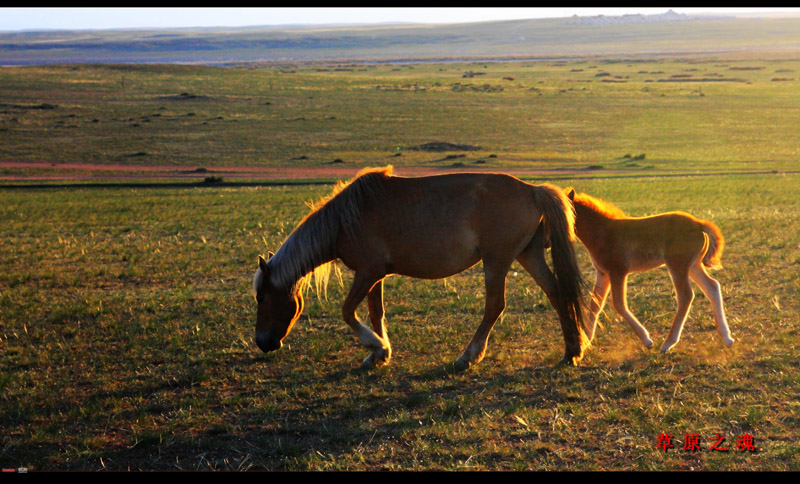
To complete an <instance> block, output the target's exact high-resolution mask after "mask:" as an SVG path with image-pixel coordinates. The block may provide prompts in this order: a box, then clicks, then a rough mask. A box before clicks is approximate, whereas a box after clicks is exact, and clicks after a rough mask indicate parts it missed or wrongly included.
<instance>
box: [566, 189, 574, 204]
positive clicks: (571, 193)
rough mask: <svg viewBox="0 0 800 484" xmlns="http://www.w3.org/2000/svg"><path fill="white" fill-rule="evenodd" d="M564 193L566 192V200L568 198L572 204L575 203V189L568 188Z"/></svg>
mask: <svg viewBox="0 0 800 484" xmlns="http://www.w3.org/2000/svg"><path fill="white" fill-rule="evenodd" d="M565 191H566V192H567V198H569V199H570V200H572V201H573V202H574V201H575V189H574V188H572V187H568V188H567V189H566V190H565Z"/></svg>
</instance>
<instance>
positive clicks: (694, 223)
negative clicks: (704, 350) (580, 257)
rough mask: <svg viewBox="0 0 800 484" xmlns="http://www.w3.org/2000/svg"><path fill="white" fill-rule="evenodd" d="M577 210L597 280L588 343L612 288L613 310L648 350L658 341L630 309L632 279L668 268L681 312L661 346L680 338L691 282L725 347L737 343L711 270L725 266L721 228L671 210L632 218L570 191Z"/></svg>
mask: <svg viewBox="0 0 800 484" xmlns="http://www.w3.org/2000/svg"><path fill="white" fill-rule="evenodd" d="M566 192H567V197H568V198H569V199H570V200H572V203H573V205H574V207H575V231H576V234H577V236H578V239H579V240H580V241H581V242H582V243H583V245H584V246H585V247H586V249H587V250H588V251H589V255H590V257H591V260H592V264H593V265H594V269H595V272H596V279H595V283H594V290H593V294H592V300H591V302H590V307H589V315H588V318H587V327H586V328H585V331H586V334H587V337H588V338H589V341H592V339H593V338H594V332H595V328H596V326H597V320H598V317H599V315H600V312H601V311H602V310H603V306H604V305H605V303H606V298H607V296H608V292H609V288H610V290H611V295H612V299H613V305H614V308H615V309H616V310H617V312H618V313H619V314H620V315H621V316H622V317H623V319H625V321H626V322H627V323H628V324H629V325H630V327H631V328H632V329H633V331H634V332H635V333H636V335H637V336H638V337H639V339H640V340H641V341H642V343H644V345H645V346H646V347H648V348H650V347H652V346H653V341H652V340H651V339H650V335H649V333H648V332H647V329H645V327H644V326H642V324H641V323H640V322H639V320H638V319H636V316H634V315H633V314H632V313H631V311H630V310H629V309H628V303H627V295H626V291H627V278H628V275H629V274H630V273H632V272H643V271H648V270H652V269H655V268H658V267H661V266H664V265H666V267H667V270H668V271H669V275H670V277H671V279H672V284H673V285H674V286H675V293H676V295H677V300H678V311H677V313H676V315H675V318H674V320H673V322H672V328H671V330H670V332H669V335H668V336H667V339H666V340H665V341H664V343H663V344H662V345H661V352H662V353H666V352H668V351H669V350H670V349H671V348H672V347H674V346H675V345H676V344H677V343H678V340H679V339H680V337H681V331H682V330H683V325H684V323H685V321H686V317H687V315H688V313H689V309H690V307H691V305H692V301H693V299H694V292H693V291H692V288H691V283H690V282H689V279H691V280H693V281H695V282H696V283H697V285H699V286H700V289H702V291H703V293H705V295H706V298H708V300H709V301H710V302H711V305H712V307H713V310H714V321H715V323H716V327H717V332H718V333H719V336H720V337H721V338H722V341H723V343H724V344H725V346H727V347H730V346H731V345H733V342H734V340H733V338H731V333H730V329H729V328H728V322H727V320H726V318H725V309H724V307H723V302H722V291H721V288H720V284H719V282H717V281H716V280H715V279H714V278H712V277H711V276H709V275H708V272H707V271H706V269H718V268H720V267H721V264H720V261H721V259H722V251H723V248H724V246H725V239H724V238H723V236H722V232H721V231H720V229H719V227H717V226H716V225H714V224H713V223H712V222H709V221H707V220H700V219H697V218H695V217H694V216H692V215H690V214H688V213H685V212H669V213H662V214H659V215H654V216H651V217H639V218H633V217H627V216H625V214H624V213H623V212H622V210H620V209H619V208H617V207H615V206H614V205H612V204H610V203H608V202H605V201H603V200H600V199H598V198H594V197H592V196H590V195H587V194H585V193H577V194H576V193H575V190H574V189H572V188H567V189H566Z"/></svg>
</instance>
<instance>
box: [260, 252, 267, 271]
mask: <svg viewBox="0 0 800 484" xmlns="http://www.w3.org/2000/svg"><path fill="white" fill-rule="evenodd" d="M258 267H259V268H261V272H263V273H264V274H266V273H267V261H265V260H264V258H263V257H261V256H258Z"/></svg>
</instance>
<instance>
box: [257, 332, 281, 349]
mask: <svg viewBox="0 0 800 484" xmlns="http://www.w3.org/2000/svg"><path fill="white" fill-rule="evenodd" d="M256 344H257V345H258V347H259V348H261V351H263V352H264V353H269V352H270V351H275V350H278V349H280V348H281V346H283V343H282V342H281V340H279V339H276V338H273V337H271V336H270V335H269V334H268V333H266V332H260V331H259V332H256Z"/></svg>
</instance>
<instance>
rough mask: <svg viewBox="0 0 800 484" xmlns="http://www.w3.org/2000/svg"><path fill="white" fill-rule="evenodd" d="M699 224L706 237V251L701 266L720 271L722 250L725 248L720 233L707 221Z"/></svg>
mask: <svg viewBox="0 0 800 484" xmlns="http://www.w3.org/2000/svg"><path fill="white" fill-rule="evenodd" d="M700 224H701V228H702V230H703V233H704V234H705V235H706V236H707V237H708V249H707V250H706V253H705V255H704V256H703V265H704V266H706V267H708V268H709V269H720V268H721V267H722V263H721V261H722V250H723V249H724V248H725V238H724V237H723V236H722V231H721V230H720V229H719V227H717V226H716V225H714V224H713V223H712V222H709V221H707V220H701V221H700Z"/></svg>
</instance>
